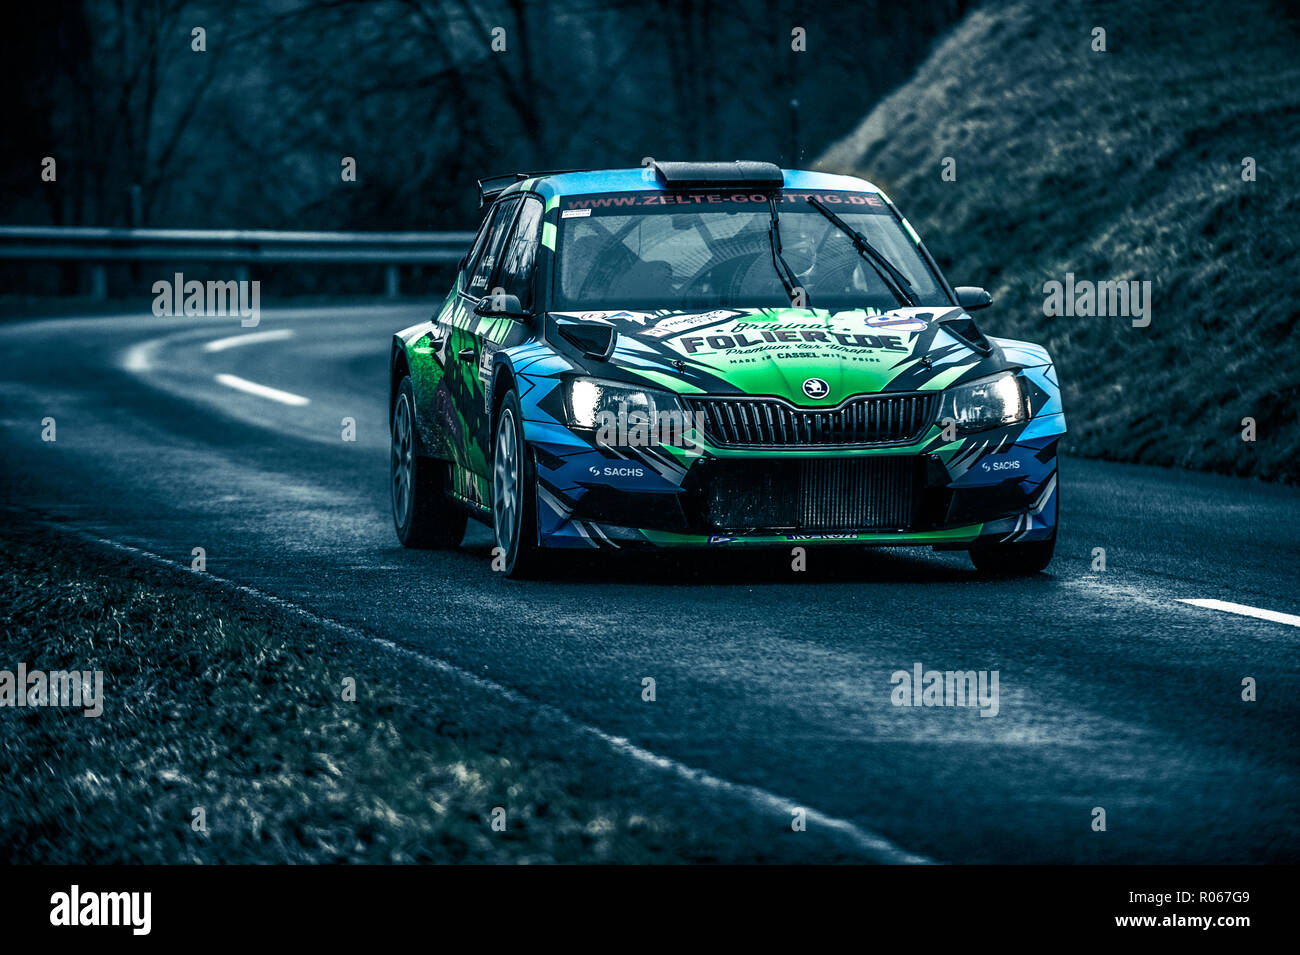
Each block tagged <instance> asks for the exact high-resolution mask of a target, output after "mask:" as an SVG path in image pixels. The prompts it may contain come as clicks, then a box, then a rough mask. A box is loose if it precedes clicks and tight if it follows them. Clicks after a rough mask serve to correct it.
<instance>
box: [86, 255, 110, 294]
mask: <svg viewBox="0 0 1300 955" xmlns="http://www.w3.org/2000/svg"><path fill="white" fill-rule="evenodd" d="M90 297H91V298H93V299H94V300H95V301H97V302H102V301H104V299H106V298H108V272H107V271H106V270H105V269H104V265H103V263H101V262H96V263H95V264H94V265H92V266H91V267H90Z"/></svg>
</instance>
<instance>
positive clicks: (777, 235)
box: [767, 196, 809, 306]
mask: <svg viewBox="0 0 1300 955" xmlns="http://www.w3.org/2000/svg"><path fill="white" fill-rule="evenodd" d="M767 208H768V212H770V213H771V214H772V222H771V224H770V225H769V226H768V227H767V237H768V240H769V241H770V242H771V243H772V266H773V268H775V269H776V274H777V275H779V276H781V284H782V285H784V286H785V294H786V295H788V296H789V297H790V304H791V305H793V304H794V302H795V298H796V295H795V289H797V288H799V279H798V276H796V275H795V274H794V269H792V268H790V263H789V262H787V261H786V260H785V256H783V255H782V254H781V220H780V218H779V217H778V216H777V214H776V198H775V197H774V196H768V197H767ZM803 293H804V294H803V304H804V305H805V306H807V305H808V304H809V303H808V290H807V289H804V290H803Z"/></svg>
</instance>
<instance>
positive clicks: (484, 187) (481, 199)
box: [478, 169, 599, 209]
mask: <svg viewBox="0 0 1300 955" xmlns="http://www.w3.org/2000/svg"><path fill="white" fill-rule="evenodd" d="M566 172H599V170H597V169H547V170H545V171H543V172H511V173H506V174H505V175H504V176H488V177H487V178H486V179H480V180H479V181H478V207H479V208H480V209H482V208H483V207H484V206H485V205H487V204H488V203H489V202H491V201H492V200H493V199H495V198H496V197H497V196H499V195H501V193H503V192H505V191H506V190H507V189H509V188H510V187H511V186H513V185H514V184H515V183H517V182H523V181H524V180H525V179H537V178H538V177H540V176H562V175H564V174H565V173H566Z"/></svg>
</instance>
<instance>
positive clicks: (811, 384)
mask: <svg viewBox="0 0 1300 955" xmlns="http://www.w3.org/2000/svg"><path fill="white" fill-rule="evenodd" d="M803 393H804V394H805V395H807V396H808V397H809V398H825V397H826V396H827V395H829V394H830V393H831V386H830V385H828V384H826V382H824V381H822V380H821V379H820V378H809V379H807V380H806V381H805V382H804V383H803Z"/></svg>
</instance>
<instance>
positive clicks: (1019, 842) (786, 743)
mask: <svg viewBox="0 0 1300 955" xmlns="http://www.w3.org/2000/svg"><path fill="white" fill-rule="evenodd" d="M430 311H431V307H429V306H409V305H407V306H400V307H386V308H380V307H373V306H372V307H358V308H331V309H311V310H280V311H270V310H268V311H264V312H263V314H262V318H261V323H260V324H259V325H258V326H257V327H256V328H251V329H243V328H241V327H240V326H239V323H238V320H236V319H204V318H189V319H162V318H155V317H153V316H151V315H149V314H147V313H145V314H141V315H121V316H110V317H95V318H71V319H47V320H42V321H33V322H21V323H9V324H6V325H3V326H0V349H2V351H0V354H3V367H4V375H3V384H2V386H0V389H2V390H0V401H2V406H0V407H2V411H0V456H2V460H3V474H4V480H5V494H4V503H6V504H9V505H16V506H19V507H23V508H27V509H30V510H33V511H37V512H39V513H42V514H45V515H47V516H49V517H50V518H51V519H53V520H57V521H59V522H62V523H66V524H70V525H72V526H74V527H77V528H80V529H83V530H85V531H89V532H91V533H93V534H95V535H96V536H100V537H104V538H109V539H112V540H114V541H119V542H122V543H125V544H130V545H133V546H136V547H140V548H143V549H145V550H147V551H150V552H152V553H155V554H158V555H162V556H163V557H166V558H168V559H170V560H174V561H177V562H180V563H184V564H188V563H189V561H190V553H191V550H192V549H193V548H194V547H195V546H202V547H204V548H205V550H206V552H207V561H208V565H207V569H208V571H209V572H211V573H213V574H215V575H218V576H221V577H224V578H227V579H229V580H231V581H235V582H237V583H240V584H247V585H250V586H252V587H255V588H257V589H259V590H261V591H265V592H268V593H270V594H274V595H277V596H279V597H282V598H284V599H286V600H288V601H290V602H292V603H294V604H296V605H298V606H300V607H303V608H307V609H308V610H311V611H313V612H314V613H316V614H318V615H320V616H321V617H325V618H327V619H330V620H336V621H340V622H342V623H344V624H347V625H349V626H352V627H355V628H357V629H358V630H360V631H363V632H364V633H366V634H373V635H377V636H380V637H384V638H387V639H389V640H392V641H394V642H396V643H398V644H401V645H403V646H407V647H411V648H414V649H416V650H419V651H421V653H422V654H423V655H424V656H425V657H426V658H433V659H436V660H437V661H445V663H446V664H449V665H451V666H452V667H455V668H458V670H459V671H464V672H466V673H468V674H474V675H476V676H478V677H481V678H485V679H486V680H488V681H491V684H492V685H493V686H499V687H504V688H508V689H510V690H513V691H516V692H517V693H518V694H520V695H522V697H524V698H525V700H526V701H532V702H535V704H536V705H538V706H539V707H543V708H545V707H553V708H554V709H556V710H559V711H561V712H562V713H564V714H567V715H568V716H570V717H572V718H573V720H574V721H575V723H576V724H578V725H582V726H584V727H589V728H594V729H596V730H599V731H601V732H602V733H603V734H608V736H609V737H615V738H626V739H627V740H628V741H630V742H631V743H632V744H635V746H636V747H638V748H637V749H636V750H635V753H634V756H635V758H639V759H641V760H643V761H645V760H647V759H650V760H653V758H654V757H662V758H663V760H665V761H667V762H666V763H665V765H668V766H670V767H672V768H674V769H675V770H676V771H678V772H679V773H681V774H682V775H683V777H684V778H687V779H688V781H689V779H690V778H691V775H692V774H690V773H688V772H686V770H685V767H691V768H695V769H699V770H702V771H704V773H706V774H708V775H707V776H704V775H701V779H706V780H710V781H712V782H713V783H716V782H717V781H718V780H722V781H726V782H730V783H735V784H739V789H738V791H743V792H745V793H749V794H758V795H759V796H760V797H761V796H762V795H763V794H778V796H777V797H776V798H778V799H780V800H787V799H788V800H795V801H797V804H798V805H802V806H807V807H811V808H812V809H815V810H816V811H817V812H818V813H819V814H820V815H818V816H817V819H818V820H823V819H824V820H827V821H832V820H833V821H836V822H837V824H838V823H841V822H842V823H844V824H847V830H848V831H852V832H860V833H869V834H872V835H873V836H878V837H880V840H881V843H882V844H883V845H887V846H890V847H892V851H893V854H892V855H891V854H890V852H884V853H882V854H881V855H880V857H881V858H883V859H887V860H889V859H893V860H902V859H908V858H913V857H923V858H926V859H931V860H937V861H945V862H1122V863H1130V862H1207V863H1208V862H1214V863H1229V862H1265V861H1270V862H1277V861H1292V862H1294V861H1296V860H1297V859H1300V833H1298V830H1297V822H1296V820H1297V818H1298V813H1297V810H1300V760H1298V759H1297V756H1298V754H1300V719H1298V717H1300V705H1298V702H1297V701H1298V694H1297V690H1298V689H1300V679H1298V678H1297V662H1298V661H1300V653H1298V652H1297V649H1298V645H1300V618H1297V617H1295V616H1289V618H1288V615H1296V614H1300V596H1298V595H1297V593H1296V578H1297V573H1296V571H1297V558H1298V556H1300V492H1297V490H1296V489H1292V488H1283V487H1276V486H1269V485H1264V484H1261V483H1258V482H1253V481H1245V480H1236V479H1228V478H1220V477H1212V476H1205V475H1196V474H1189V473H1183V472H1178V471H1165V470H1159V469H1152V468H1143V467H1134V466H1127V465H1116V464H1108V463H1102V462H1093V461H1084V460H1077V459H1066V460H1065V461H1064V463H1063V470H1062V488H1063V496H1062V519H1061V520H1062V524H1061V526H1062V532H1061V533H1062V537H1061V540H1060V544H1059V547H1058V551H1057V558H1056V560H1055V562H1054V563H1053V565H1052V566H1051V568H1050V569H1049V573H1047V574H1043V575H1039V576H1038V577H1036V578H1034V579H1030V580H1022V581H996V580H985V579H980V578H978V577H976V576H975V574H974V573H973V571H972V570H971V569H970V567H969V563H968V561H967V560H966V558H965V556H964V555H962V554H947V555H941V554H934V553H931V552H929V551H923V550H918V551H911V550H909V551H882V552H875V553H868V554H866V555H863V556H854V555H852V554H850V553H849V552H847V551H842V550H837V549H831V550H816V549H813V550H809V552H808V554H809V560H808V564H809V566H808V570H807V571H806V572H803V573H794V572H792V571H791V569H790V558H789V555H788V554H785V553H784V552H778V553H766V554H756V555H750V554H746V555H737V554H735V553H734V552H731V551H728V552H725V557H724V555H723V554H721V553H718V552H713V553H710V554H707V555H694V556H659V555H655V556H653V557H641V558H629V557H624V556H622V555H619V559H617V560H609V559H602V560H600V561H592V560H590V559H588V560H580V561H577V562H575V563H574V564H573V566H572V567H570V568H569V571H568V572H566V573H565V574H564V575H562V576H559V577H556V578H554V579H551V580H546V581H541V582H522V583H521V582H514V581H509V580H505V579H502V578H501V577H500V576H499V575H497V574H495V573H493V572H492V571H491V569H490V566H489V553H488V552H489V547H490V538H489V535H488V532H487V531H486V529H484V528H482V527H480V526H479V525H477V524H474V523H472V522H471V526H470V530H469V532H468V534H467V536H466V539H465V542H464V544H463V545H462V547H461V548H460V550H458V551H456V552H452V553H432V552H413V551H405V550H403V549H402V548H401V547H399V546H398V544H397V542H396V539H395V537H394V534H393V529H392V526H391V521H390V517H389V509H388V497H387V480H388V471H387V468H388V461H387V421H386V404H385V402H386V393H385V387H386V373H387V368H386V361H387V349H388V343H389V337H390V335H391V333H392V332H393V331H394V330H396V329H398V328H402V327H404V326H406V325H409V324H412V323H414V322H415V321H418V320H419V319H421V318H423V317H426V316H427V315H428V314H429V312H430ZM267 389H271V390H267ZM1067 410H1068V409H1067ZM46 417H53V418H55V420H56V422H57V440H56V441H55V442H53V443H50V442H43V441H42V440H41V421H42V419H43V418H46ZM345 417H350V418H353V419H355V423H356V440H355V441H344V440H343V438H342V431H343V425H342V419H344V418H345ZM1225 440H1227V439H1225ZM1066 444H1067V447H1068V436H1067V439H1066ZM1096 548H1104V550H1105V562H1106V566H1105V570H1104V571H1098V570H1094V558H1093V554H1094V549H1096ZM1189 600H1201V601H1206V600H1209V601H1215V600H1217V601H1225V602H1227V603H1229V604H1231V605H1234V606H1235V608H1236V609H1219V608H1217V607H1213V606H1201V605H1196V604H1192V603H1187V602H1185V601H1189ZM1252 610H1260V611H1265V612H1268V613H1266V615H1265V616H1266V617H1267V616H1269V614H1271V615H1272V619H1265V618H1261V617H1259V616H1251V615H1249V614H1250V612H1251V611H1252ZM917 663H920V664H922V666H923V667H924V669H927V670H928V669H932V668H933V669H937V670H950V669H952V670H989V671H993V670H996V671H998V675H999V700H998V712H997V714H996V716H992V717H987V718H986V717H982V716H980V714H979V711H978V709H977V708H974V707H898V706H895V705H893V704H892V703H891V691H892V690H893V688H894V687H893V684H892V683H891V675H892V674H893V673H894V672H895V671H897V670H907V671H911V670H912V668H913V666H914V664H917ZM647 676H649V677H653V678H654V679H655V681H656V685H657V700H656V701H655V702H653V703H646V702H643V701H642V699H641V681H642V678H643V677H647ZM1246 677H1251V678H1254V680H1255V681H1256V682H1257V687H1258V689H1257V693H1258V700H1257V701H1256V702H1244V701H1243V700H1242V681H1243V679H1244V678H1246ZM601 738H606V737H601ZM613 742H614V743H615V744H617V739H616V740H614V741H613ZM629 758H633V757H629ZM774 805H776V803H774ZM1094 807H1102V808H1104V809H1105V811H1106V823H1107V825H1106V831H1105V832H1095V831H1093V829H1092V821H1093V809H1094ZM751 808H752V803H745V802H744V801H743V800H742V801H741V802H738V804H737V812H738V813H744V812H747V811H750V809H751ZM786 818H787V820H788V818H789V817H788V815H787V817H786ZM810 825H811V823H810ZM785 828H786V831H787V832H788V824H787V825H786V826H785ZM746 831H747V832H748V831H750V830H746ZM774 831H775V830H774ZM774 837H780V834H779V833H775V836H774Z"/></svg>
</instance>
